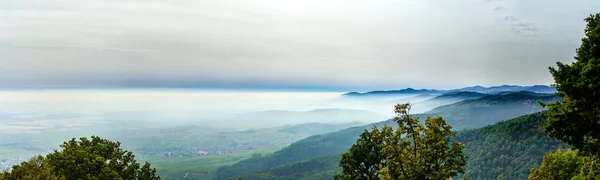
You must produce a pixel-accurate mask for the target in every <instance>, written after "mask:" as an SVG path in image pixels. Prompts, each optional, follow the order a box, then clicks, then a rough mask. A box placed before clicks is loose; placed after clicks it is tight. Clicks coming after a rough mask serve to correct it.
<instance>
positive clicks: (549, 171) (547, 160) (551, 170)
mask: <svg viewBox="0 0 600 180" xmlns="http://www.w3.org/2000/svg"><path fill="white" fill-rule="evenodd" d="M581 165H583V158H581V157H579V156H578V154H577V150H570V149H569V150H567V151H565V152H563V151H561V150H557V151H556V152H554V153H553V152H548V153H547V154H546V156H545V157H544V160H543V161H542V166H540V168H539V169H536V168H533V169H531V173H530V174H529V179H530V180H546V179H571V178H572V177H574V176H576V175H577V174H578V173H579V171H580V170H581Z"/></svg>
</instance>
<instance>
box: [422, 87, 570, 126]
mask: <svg viewBox="0 0 600 180" xmlns="http://www.w3.org/2000/svg"><path fill="white" fill-rule="evenodd" d="M538 100H539V101H542V102H552V101H558V100H560V98H559V97H558V96H556V95H555V94H541V93H534V92H527V91H519V92H501V93H497V94H492V95H487V96H483V97H481V98H477V99H470V100H465V101H460V102H457V103H454V104H450V105H444V106H440V107H437V108H434V109H432V110H430V111H427V112H425V114H428V115H441V116H442V117H444V118H446V120H448V122H449V123H450V124H451V125H452V127H454V129H469V128H478V127H482V126H486V125H489V124H493V123H496V122H499V121H502V120H506V119H511V118H515V117H519V116H522V115H525V114H531V113H535V112H539V111H542V110H544V108H542V106H541V105H539V103H538Z"/></svg>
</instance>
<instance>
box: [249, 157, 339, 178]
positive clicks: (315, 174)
mask: <svg viewBox="0 0 600 180" xmlns="http://www.w3.org/2000/svg"><path fill="white" fill-rule="evenodd" d="M339 160H340V154H332V155H328V156H324V157H319V158H314V159H311V160H308V161H303V162H298V163H291V164H286V165H281V166H277V167H274V168H271V169H266V170H261V171H259V172H256V173H252V174H248V175H245V176H244V177H243V178H244V179H246V180H259V179H282V180H286V179H289V180H296V179H307V180H308V179H331V175H332V174H333V173H334V172H337V171H339V168H338V167H337V166H336V162H338V161H339Z"/></svg>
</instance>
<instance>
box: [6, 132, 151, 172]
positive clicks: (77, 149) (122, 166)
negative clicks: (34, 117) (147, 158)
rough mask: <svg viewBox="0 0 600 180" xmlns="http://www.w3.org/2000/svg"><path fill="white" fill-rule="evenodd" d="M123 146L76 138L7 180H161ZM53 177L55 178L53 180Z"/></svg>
mask: <svg viewBox="0 0 600 180" xmlns="http://www.w3.org/2000/svg"><path fill="white" fill-rule="evenodd" d="M120 145H121V143H119V142H112V141H109V140H106V139H101V138H100V137H97V136H92V138H91V140H90V139H87V138H85V137H82V138H80V139H79V141H77V140H76V139H75V138H73V139H71V140H70V141H68V142H65V143H63V144H62V145H60V147H61V150H60V151H59V150H54V152H53V153H50V154H48V155H46V157H42V156H36V157H34V158H32V159H31V160H30V161H27V162H23V163H21V164H20V165H15V166H13V170H12V171H11V172H5V173H3V175H2V176H1V177H2V178H4V179H46V178H48V179H65V180H71V179H90V180H92V179H138V180H153V179H160V177H158V176H157V175H156V169H152V168H150V164H149V163H148V162H146V163H145V164H144V166H142V167H140V164H139V163H138V162H137V161H136V160H135V159H134V158H135V157H134V155H133V153H131V152H128V151H126V150H123V149H121V148H119V146H120ZM50 177H52V178H50Z"/></svg>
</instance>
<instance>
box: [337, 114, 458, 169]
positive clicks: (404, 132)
mask: <svg viewBox="0 0 600 180" xmlns="http://www.w3.org/2000/svg"><path fill="white" fill-rule="evenodd" d="M409 111H410V104H398V105H396V107H395V112H396V113H397V114H398V115H399V116H398V117H396V118H394V121H395V122H396V123H397V124H398V127H397V128H396V131H394V130H393V129H392V127H391V126H388V125H384V127H383V128H381V130H380V129H378V128H377V127H373V130H372V131H371V132H370V133H369V132H368V131H365V132H363V134H361V137H360V138H359V139H358V140H357V144H355V145H353V146H352V147H351V148H350V150H349V151H348V152H347V153H344V154H343V155H342V159H341V161H340V164H339V165H340V166H341V167H342V169H343V171H342V174H339V175H336V176H335V178H336V179H366V180H369V179H380V178H381V179H448V178H451V177H453V176H456V175H457V174H458V173H464V171H465V169H464V168H463V166H464V165H465V164H466V161H465V160H466V158H467V156H466V155H465V154H463V152H462V149H463V148H464V145H463V144H462V143H460V142H456V141H454V140H452V138H453V137H454V136H455V135H456V133H455V132H454V131H452V127H451V126H450V125H448V124H447V123H446V121H445V120H444V119H443V118H442V117H440V116H437V117H428V118H427V119H426V120H425V124H421V123H419V119H418V118H415V117H412V116H410V115H409Z"/></svg>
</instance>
